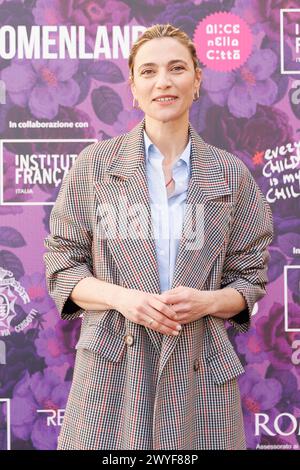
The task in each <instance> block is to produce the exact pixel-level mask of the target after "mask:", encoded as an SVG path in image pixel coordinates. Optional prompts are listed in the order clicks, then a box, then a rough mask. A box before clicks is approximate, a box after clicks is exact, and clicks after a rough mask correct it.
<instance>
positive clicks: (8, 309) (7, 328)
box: [0, 267, 38, 336]
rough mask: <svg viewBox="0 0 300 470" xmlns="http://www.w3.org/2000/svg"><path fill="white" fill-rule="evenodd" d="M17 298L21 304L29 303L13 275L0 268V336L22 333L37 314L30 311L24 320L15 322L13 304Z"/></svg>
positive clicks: (34, 311) (22, 288) (35, 311)
mask: <svg viewBox="0 0 300 470" xmlns="http://www.w3.org/2000/svg"><path fill="white" fill-rule="evenodd" d="M19 297H20V298H21V300H22V301H23V304H28V303H30V298H29V295H28V294H27V292H26V290H25V289H24V287H22V285H21V283H20V282H19V281H17V280H16V279H15V278H14V275H13V273H12V272H11V271H8V270H6V269H3V268H2V267H0V336H8V335H10V334H11V333H12V332H14V331H15V332H16V333H19V332H20V331H23V330H24V329H25V328H26V327H27V326H28V325H29V324H30V323H31V322H32V320H33V319H34V318H35V316H36V314H37V313H38V312H37V310H35V309H31V310H30V312H29V313H28V315H26V317H25V318H22V320H21V321H20V322H17V321H16V320H17V312H16V310H15V304H16V301H17V300H18V298H19ZM13 320H14V321H13Z"/></svg>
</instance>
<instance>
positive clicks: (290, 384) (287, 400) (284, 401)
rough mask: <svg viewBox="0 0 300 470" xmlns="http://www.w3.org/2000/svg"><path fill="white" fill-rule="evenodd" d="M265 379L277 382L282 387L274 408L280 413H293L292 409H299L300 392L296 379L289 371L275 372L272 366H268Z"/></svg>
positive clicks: (280, 370) (279, 370)
mask: <svg viewBox="0 0 300 470" xmlns="http://www.w3.org/2000/svg"><path fill="white" fill-rule="evenodd" d="M266 377H267V378H272V379H276V380H278V382H280V383H281V385H282V396H281V399H280V401H279V402H278V403H277V405H276V408H277V409H278V410H279V411H280V412H281V413H291V414H293V413H294V409H295V408H298V409H300V390H299V388H298V384H297V378H296V377H295V375H294V374H293V373H292V372H290V371H289V370H282V369H278V370H276V369H275V368H274V367H273V366H272V365H270V366H269V368H268V371H267V374H266Z"/></svg>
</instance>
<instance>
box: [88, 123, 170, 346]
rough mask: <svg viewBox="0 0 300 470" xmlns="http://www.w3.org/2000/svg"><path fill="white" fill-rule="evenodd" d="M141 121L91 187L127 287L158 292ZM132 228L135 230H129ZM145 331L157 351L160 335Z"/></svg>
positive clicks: (161, 337) (155, 332) (152, 331)
mask: <svg viewBox="0 0 300 470" xmlns="http://www.w3.org/2000/svg"><path fill="white" fill-rule="evenodd" d="M143 122H144V121H142V123H140V124H139V125H137V126H136V127H135V128H134V129H132V130H131V132H129V133H128V134H127V135H126V138H125V142H124V144H123V145H122V147H121V148H120V150H119V152H118V154H117V155H116V156H115V157H114V158H113V159H112V160H111V163H110V165H109V167H108V168H107V171H106V178H105V180H101V181H95V182H94V186H95V191H96V195H97V197H98V216H99V219H101V224H102V228H103V229H104V231H105V233H106V235H108V237H107V242H108V245H109V248H110V251H111V254H112V256H113V258H114V261H115V263H116V265H117V268H118V269H119V271H120V273H121V277H122V279H123V281H124V283H125V285H126V287H128V288H132V289H138V290H143V291H146V292H151V293H160V283H159V273H158V264H157V257H156V249H155V240H154V237H153V236H151V234H152V233H153V226H152V220H151V209H150V201H149V190H148V184H147V177H146V169H145V157H144V140H143V134H142V131H143ZM101 208H103V211H101ZM101 212H103V213H102V214H101ZM118 212H120V214H127V219H125V218H124V219H123V220H122V221H121V224H119V225H118V227H117V228H118V229H119V228H121V227H123V232H121V233H120V236H118V237H117V238H114V235H115V233H116V232H114V230H115V227H116V220H118V221H119V222H120V218H118V217H117V213H118ZM139 222H141V223H140V227H139ZM132 228H133V229H134V230H132V231H131V230H130V229H132ZM139 228H140V230H139ZM119 232H120V231H119ZM126 232H127V233H126ZM146 330H147V332H148V334H149V336H150V338H151V340H152V342H153V344H154V346H155V347H156V350H157V352H158V354H160V352H161V344H162V339H163V335H162V334H161V333H159V332H157V331H154V330H152V329H150V328H146Z"/></svg>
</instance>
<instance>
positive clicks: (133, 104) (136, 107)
mask: <svg viewBox="0 0 300 470" xmlns="http://www.w3.org/2000/svg"><path fill="white" fill-rule="evenodd" d="M132 107H133V108H135V109H138V108H139V103H138V101H137V106H135V98H134V97H133V100H132Z"/></svg>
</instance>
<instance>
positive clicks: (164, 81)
mask: <svg viewBox="0 0 300 470" xmlns="http://www.w3.org/2000/svg"><path fill="white" fill-rule="evenodd" d="M156 85H157V86H168V85H170V76H169V75H168V73H166V72H161V73H158V74H157V77H156Z"/></svg>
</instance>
